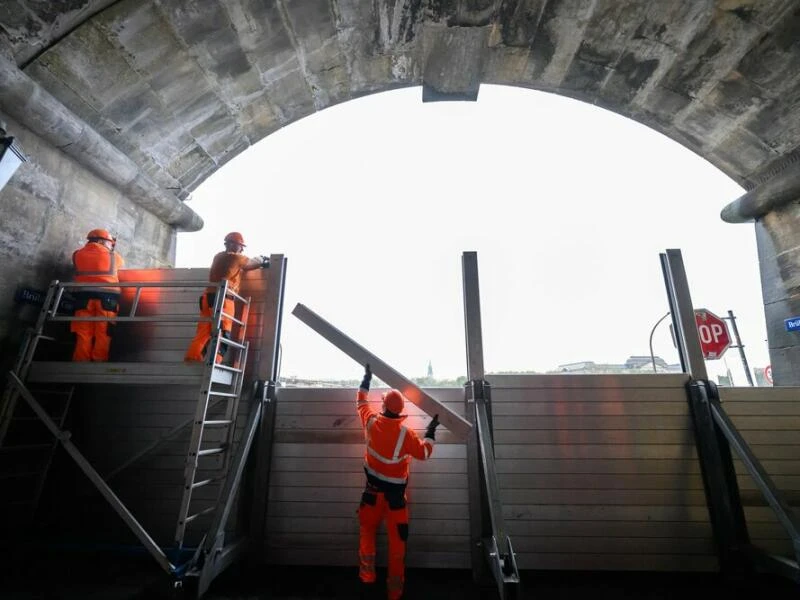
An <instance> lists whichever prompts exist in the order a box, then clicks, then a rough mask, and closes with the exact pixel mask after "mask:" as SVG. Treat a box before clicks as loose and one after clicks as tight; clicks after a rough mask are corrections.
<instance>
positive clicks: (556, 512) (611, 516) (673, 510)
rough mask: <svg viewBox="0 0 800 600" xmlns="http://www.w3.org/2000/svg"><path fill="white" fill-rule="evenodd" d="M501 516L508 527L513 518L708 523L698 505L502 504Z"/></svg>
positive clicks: (703, 507) (705, 515)
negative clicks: (505, 520)
mask: <svg viewBox="0 0 800 600" xmlns="http://www.w3.org/2000/svg"><path fill="white" fill-rule="evenodd" d="M503 516H504V517H505V518H506V519H507V521H508V523H507V525H508V527H509V531H513V527H514V525H513V523H512V522H513V521H516V520H534V521H568V522H577V521H598V522H601V521H648V522H668V523H673V522H677V523H688V522H699V523H708V509H707V508H706V507H705V505H703V506H698V505H674V506H667V505H653V506H646V505H634V504H630V505H627V506H621V505H611V506H598V505H591V504H583V505H581V504H574V503H572V502H570V503H569V504H567V503H563V504H555V505H554V504H550V505H547V504H541V505H537V504H530V503H523V504H513V503H511V502H508V501H506V502H505V503H504V504H503Z"/></svg>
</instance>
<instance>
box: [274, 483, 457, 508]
mask: <svg viewBox="0 0 800 600" xmlns="http://www.w3.org/2000/svg"><path fill="white" fill-rule="evenodd" d="M354 490H355V491H357V492H360V491H361V490H363V485H362V486H360V487H358V488H319V489H317V490H315V491H314V492H313V499H315V500H316V501H317V502H320V503H322V502H349V501H352V498H353V491H354ZM410 491H411V490H410ZM410 491H409V503H413V502H418V503H422V502H423V501H424V502H425V503H428V504H462V505H463V504H466V502H467V491H466V490H441V489H426V490H418V491H417V493H415V494H413V495H412V494H411V493H410ZM311 498H312V496H309V490H308V488H302V487H272V486H270V491H269V499H270V502H294V501H297V502H307V501H309V500H310V499H311Z"/></svg>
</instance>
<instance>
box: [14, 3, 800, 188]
mask: <svg viewBox="0 0 800 600" xmlns="http://www.w3.org/2000/svg"><path fill="white" fill-rule="evenodd" d="M798 31H800V9H799V8H798V7H797V4H796V2H794V1H793V0H716V1H713V0H673V1H670V2H641V1H640V0H570V1H567V0H438V1H435V2H434V1H432V0H427V1H423V0H375V1H365V0H306V1H303V2H297V1H289V0H275V1H273V2H261V1H255V0H172V1H170V0H121V1H111V0H74V1H71V2H59V3H50V2H38V1H35V0H12V1H10V2H5V3H3V7H2V9H0V42H1V43H2V45H3V46H5V49H6V50H7V54H8V55H9V56H10V58H12V59H13V61H14V62H15V63H16V65H17V66H18V67H19V68H21V69H22V70H23V71H24V73H25V74H26V75H28V76H29V77H30V78H31V79H32V80H34V81H35V82H38V83H39V84H41V86H42V87H43V88H44V89H46V90H47V91H49V92H50V93H51V94H53V95H54V96H55V97H56V98H57V99H58V100H59V101H60V102H61V103H63V104H64V105H65V106H66V107H67V108H69V109H70V110H71V111H72V112H74V113H75V114H76V115H78V116H79V117H80V118H81V119H82V120H83V121H85V122H86V123H88V124H89V125H91V126H92V127H93V128H94V129H95V130H96V131H97V132H98V133H100V134H101V135H102V136H103V137H105V138H106V139H107V140H108V141H110V142H111V143H112V144H113V145H114V146H116V147H117V148H118V149H120V150H121V151H122V152H124V153H125V154H127V156H128V157H130V158H131V159H132V160H133V161H134V163H136V164H137V165H138V166H139V167H140V168H142V169H143V170H144V171H145V172H146V173H147V174H148V175H149V176H150V177H151V178H152V179H153V181H154V182H155V183H156V184H157V185H158V186H160V187H161V188H162V189H164V190H167V191H169V193H172V194H175V195H176V196H177V197H178V198H180V199H183V198H185V197H186V196H187V195H188V193H189V192H190V191H191V190H192V189H194V188H195V187H196V186H197V185H199V183H200V182H202V181H203V180H204V179H205V178H206V177H208V176H209V175H210V174H211V173H213V172H214V171H215V170H216V169H218V168H219V167H220V166H222V165H223V164H224V163H225V162H227V161H228V160H230V159H231V158H232V157H234V156H236V154H238V153H239V152H241V151H243V150H244V149H246V148H247V147H249V146H250V145H252V144H253V143H255V142H256V141H258V140H259V139H261V138H263V137H264V136H266V135H269V134H270V133H272V132H273V131H275V130H276V129H279V128H280V127H282V126H284V125H286V124H288V123H291V122H292V121H295V120H297V119H300V118H302V117H304V116H306V115H308V114H310V113H312V112H314V111H318V110H321V109H323V108H325V107H327V106H330V105H332V104H336V103H338V102H342V101H346V100H348V99H351V98H354V97H358V96H361V95H364V94H369V93H374V92H380V91H385V90H389V89H393V88H397V87H400V86H409V85H420V84H422V85H424V86H425V88H424V89H425V92H424V94H425V96H426V98H431V99H433V98H445V99H446V98H474V97H475V96H476V94H477V92H478V87H479V84H480V83H481V82H485V83H494V84H504V85H514V86H522V87H528V88H534V89H540V90H547V91H552V92H556V93H559V94H564V95H567V96H571V97H574V98H577V99H580V100H584V101H586V102H591V103H594V104H597V105H600V106H603V107H605V108H608V109H610V110H612V111H615V112H617V113H620V114H623V115H625V116H628V117H630V118H633V119H636V120H638V121H640V122H642V123H645V124H647V125H648V126H650V127H653V128H654V129H656V130H658V131H660V132H662V133H664V134H666V135H668V136H669V137H671V138H673V139H675V140H676V141H678V142H680V143H681V144H683V145H685V146H686V147H688V148H690V149H692V150H693V151H695V152H696V153H698V154H700V155H701V156H703V157H705V158H706V159H708V160H709V161H710V162H711V163H713V164H714V165H716V166H717V167H719V168H720V169H721V170H722V171H724V172H725V173H727V174H728V175H729V176H731V177H732V178H733V179H735V180H736V181H737V182H739V183H740V184H741V185H743V186H744V187H745V188H746V189H750V188H752V187H754V186H756V185H758V184H759V183H761V182H762V181H764V180H766V179H769V178H770V177H771V176H772V175H774V174H775V173H776V172H778V171H780V170H782V168H783V167H784V166H785V164H786V163H787V162H791V161H792V159H793V158H794V157H795V156H796V152H797V146H798V141H800V108H796V107H800V102H798V99H799V98H800V72H799V70H798V65H800V44H798V41H797V40H798V35H797V34H798ZM5 108H6V109H7V110H8V109H9V108H10V107H5Z"/></svg>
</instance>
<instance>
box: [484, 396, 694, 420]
mask: <svg viewBox="0 0 800 600" xmlns="http://www.w3.org/2000/svg"><path fill="white" fill-rule="evenodd" d="M688 414H689V408H688V406H687V405H686V401H685V400H684V401H680V402H661V401H651V402H641V401H638V400H637V401H635V402H598V401H594V402H586V401H583V400H581V401H571V402H560V401H557V402H552V401H540V400H539V399H538V398H537V399H535V400H534V399H533V398H531V399H529V400H527V401H525V402H498V403H496V404H495V403H492V416H493V417H494V418H497V417H508V416H514V417H518V416H519V417H539V416H545V417H563V418H569V417H573V416H576V417H580V416H585V417H591V416H601V417H605V416H608V417H620V416H653V415H655V416H683V415H688Z"/></svg>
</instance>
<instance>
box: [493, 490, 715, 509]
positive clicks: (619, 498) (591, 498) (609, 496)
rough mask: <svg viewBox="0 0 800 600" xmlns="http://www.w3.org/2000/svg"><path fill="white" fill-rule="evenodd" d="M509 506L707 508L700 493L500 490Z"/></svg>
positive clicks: (697, 491) (690, 491)
mask: <svg viewBox="0 0 800 600" xmlns="http://www.w3.org/2000/svg"><path fill="white" fill-rule="evenodd" d="M500 498H501V499H502V501H503V503H504V504H505V503H508V504H527V505H533V504H539V505H549V504H554V505H559V504H566V503H569V504H572V505H581V504H583V505H590V506H591V505H594V506H626V505H635V506H683V505H685V506H702V507H705V506H706V497H705V493H704V492H703V490H682V489H677V490H636V491H635V492H632V491H630V490H558V489H554V490H542V489H533V490H523V489H501V490H500Z"/></svg>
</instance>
